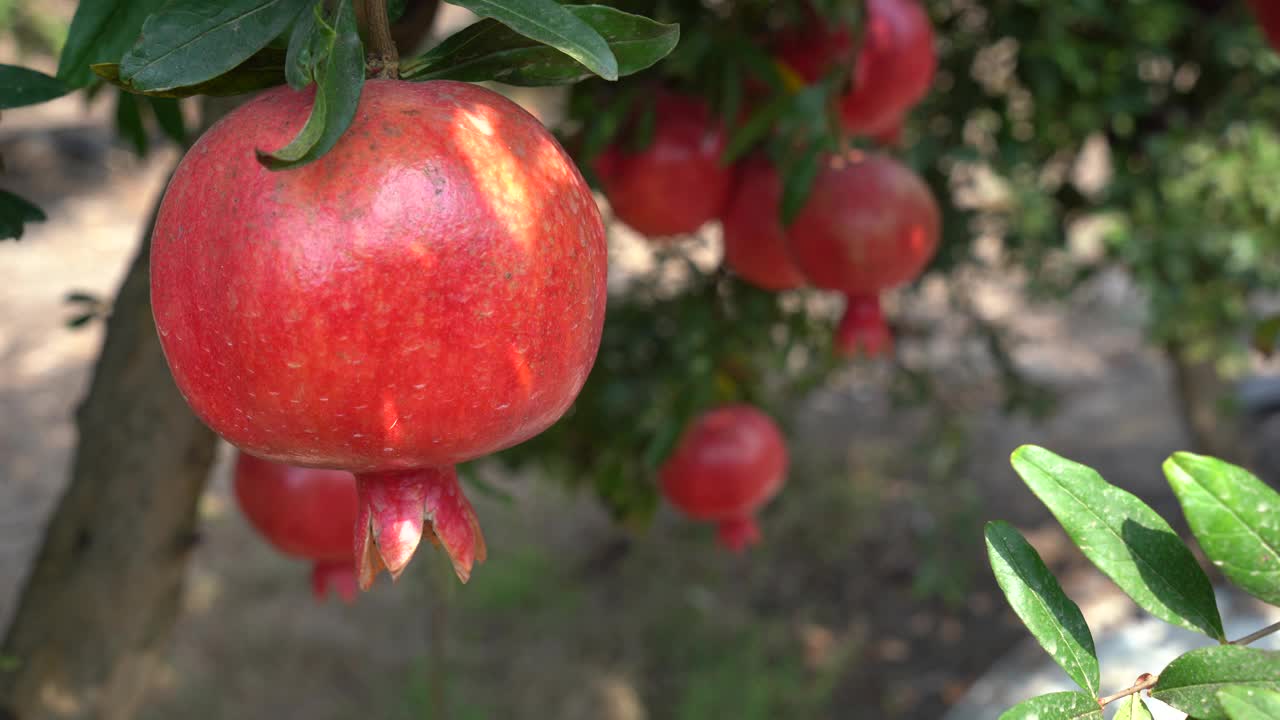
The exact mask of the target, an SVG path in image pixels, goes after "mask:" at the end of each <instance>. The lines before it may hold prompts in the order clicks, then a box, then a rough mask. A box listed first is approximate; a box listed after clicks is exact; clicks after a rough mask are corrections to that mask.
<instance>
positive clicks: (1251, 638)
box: [1227, 622, 1280, 645]
mask: <svg viewBox="0 0 1280 720" xmlns="http://www.w3.org/2000/svg"><path fill="white" fill-rule="evenodd" d="M1277 632H1280V622H1277V623H1272V624H1270V625H1268V626H1266V627H1264V628H1262V629H1261V630H1259V631H1257V632H1252V633H1249V634H1248V635H1245V636H1244V637H1242V638H1240V639H1239V640H1232V641H1231V642H1229V643H1227V644H1228V645H1248V644H1249V643H1251V642H1256V641H1258V640H1261V639H1262V638H1264V637H1266V636H1268V635H1271V634H1273V633H1277Z"/></svg>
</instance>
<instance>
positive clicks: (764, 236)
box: [721, 157, 805, 291]
mask: <svg viewBox="0 0 1280 720" xmlns="http://www.w3.org/2000/svg"><path fill="white" fill-rule="evenodd" d="M781 201H782V180H781V178H779V177H778V172H777V170H775V169H774V168H773V166H772V165H771V164H770V163H769V162H768V161H767V160H765V159H764V158H760V157H756V158H751V159H749V160H747V161H746V162H744V163H743V164H742V166H741V168H740V170H739V172H738V182H737V185H736V187H735V189H734V191H733V197H732V199H731V200H730V202H729V207H728V208H727V209H726V210H725V213H724V217H723V218H722V219H721V221H722V223H723V226H724V262H725V264H726V265H728V266H729V267H730V268H731V269H732V270H733V271H734V272H736V273H737V274H738V275H740V276H741V277H742V279H743V280H746V281H747V282H749V283H751V284H752V285H755V286H757V287H760V288H764V289H765V290H774V291H778V290H790V289H793V288H798V287H802V286H804V284H805V278H804V275H803V274H802V273H801V272H800V270H799V268H797V267H796V266H795V264H794V263H793V262H792V261H791V257H790V256H789V255H788V254H787V246H786V231H785V230H784V229H783V227H782V220H781V217H780V215H779V212H780V210H779V205H780V203H781Z"/></svg>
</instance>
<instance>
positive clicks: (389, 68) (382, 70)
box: [364, 0, 400, 80]
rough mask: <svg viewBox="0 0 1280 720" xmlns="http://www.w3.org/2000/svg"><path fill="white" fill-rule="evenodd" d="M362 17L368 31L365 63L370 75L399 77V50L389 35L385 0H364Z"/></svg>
mask: <svg viewBox="0 0 1280 720" xmlns="http://www.w3.org/2000/svg"><path fill="white" fill-rule="evenodd" d="M364 19H365V22H366V23H367V30H368V31H369V52H368V53H367V54H366V55H365V63H366V65H367V66H368V68H369V73H370V77H376V78H383V79H390V80H396V79H398V78H399V77H400V51H399V50H397V49H396V41H395V39H393V38H392V37H391V21H390V20H389V19H388V18H387V0H364Z"/></svg>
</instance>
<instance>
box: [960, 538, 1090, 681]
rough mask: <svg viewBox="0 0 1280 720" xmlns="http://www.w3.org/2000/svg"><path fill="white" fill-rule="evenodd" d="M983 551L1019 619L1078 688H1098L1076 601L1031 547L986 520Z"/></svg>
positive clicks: (1085, 627)
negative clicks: (985, 542) (1068, 594)
mask: <svg viewBox="0 0 1280 720" xmlns="http://www.w3.org/2000/svg"><path fill="white" fill-rule="evenodd" d="M985 534H986V538H987V555H988V556H989V557H990V559H991V569H992V570H993V571H994V572H995V576H996V581H997V582H998V583H999V584H1000V589H1001V590H1003V591H1004V594H1005V597H1007V598H1008V599H1009V604H1010V605H1011V606H1012V607H1013V611H1014V612H1015V613H1017V615H1018V618H1019V619H1021V620H1022V622H1023V624H1024V625H1026V626H1027V629H1028V630H1030V631H1031V634H1032V635H1034V636H1035V638H1036V640H1037V641H1039V643H1040V646H1041V647H1043V648H1044V649H1045V652H1047V653H1049V654H1050V655H1052V656H1053V660H1054V662H1056V663H1058V665H1060V666H1061V667H1062V669H1063V670H1065V671H1066V673H1067V675H1069V676H1071V679H1072V680H1074V681H1075V682H1076V684H1077V685H1079V686H1080V687H1081V689H1083V690H1085V691H1087V692H1088V693H1089V694H1091V695H1097V694H1098V691H1099V689H1100V687H1101V681H1100V680H1099V674H1098V672H1099V671H1098V655H1097V652H1096V651H1095V650H1094V647H1093V635H1092V634H1091V633H1090V632H1089V626H1088V625H1087V624H1086V623H1085V620H1084V615H1083V614H1081V612H1080V608H1079V606H1077V605H1076V604H1075V603H1074V602H1072V601H1071V598H1069V597H1067V594H1066V593H1064V592H1063V591H1062V586H1061V585H1059V584H1058V581H1057V579H1056V578H1054V577H1053V573H1051V572H1049V568H1048V567H1046V566H1045V564H1044V561H1043V560H1041V559H1040V555H1039V554H1038V553H1036V550H1035V548H1033V547H1031V543H1028V542H1027V541H1026V539H1024V538H1023V537H1022V535H1021V534H1020V533H1019V532H1018V531H1017V530H1015V529H1014V528H1013V526H1012V525H1010V524H1009V523H1006V522H991V523H987V528H986V533H985Z"/></svg>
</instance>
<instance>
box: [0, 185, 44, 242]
mask: <svg viewBox="0 0 1280 720" xmlns="http://www.w3.org/2000/svg"><path fill="white" fill-rule="evenodd" d="M44 220H45V215H44V211H43V210H41V209H40V208H38V207H36V206H35V205H32V204H31V203H30V202H28V201H27V200H25V199H23V198H21V197H19V196H18V195H14V194H13V193H11V192H8V191H7V190H0V240H8V239H10V238H12V239H14V240H17V239H19V238H21V237H22V232H23V230H24V229H25V228H24V227H23V226H24V225H26V224H27V223H29V222H42V221H44Z"/></svg>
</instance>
